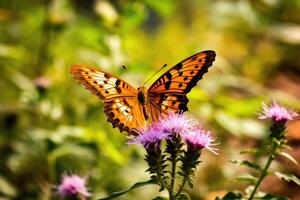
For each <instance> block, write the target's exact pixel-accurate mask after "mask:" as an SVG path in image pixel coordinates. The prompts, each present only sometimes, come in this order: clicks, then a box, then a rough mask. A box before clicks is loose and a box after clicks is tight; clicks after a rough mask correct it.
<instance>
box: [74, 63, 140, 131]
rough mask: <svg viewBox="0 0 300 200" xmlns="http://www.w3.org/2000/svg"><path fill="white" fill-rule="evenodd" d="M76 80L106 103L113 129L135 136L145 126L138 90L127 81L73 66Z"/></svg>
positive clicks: (92, 69) (85, 67) (105, 109)
mask: <svg viewBox="0 0 300 200" xmlns="http://www.w3.org/2000/svg"><path fill="white" fill-rule="evenodd" d="M70 71H71V73H72V74H73V76H74V78H75V79H77V80H79V82H80V83H82V84H83V85H84V86H85V87H86V88H87V89H88V90H90V91H91V92H92V93H93V94H94V95H96V96H98V97H99V98H100V99H101V100H103V102H104V112H105V114H106V115H107V118H108V121H109V122H111V123H112V125H113V127H117V128H119V130H120V131H126V132H128V133H133V134H135V130H136V128H137V127H139V126H141V127H142V126H143V125H144V124H145V120H144V118H141V117H140V116H141V111H140V108H139V102H138V100H137V98H136V96H137V90H136V89H135V88H133V87H132V86H131V85H129V84H128V83H126V82H125V81H123V80H121V79H119V78H117V77H115V76H113V75H111V74H109V73H106V72H103V71H101V70H99V69H97V68H93V67H87V66H81V65H72V66H71V68H70Z"/></svg>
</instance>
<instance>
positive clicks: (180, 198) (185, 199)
mask: <svg viewBox="0 0 300 200" xmlns="http://www.w3.org/2000/svg"><path fill="white" fill-rule="evenodd" d="M176 199H177V200H190V199H191V197H190V196H189V195H188V194H186V193H181V194H180V195H179V196H178V197H177V198H176Z"/></svg>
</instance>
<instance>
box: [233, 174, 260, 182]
mask: <svg viewBox="0 0 300 200" xmlns="http://www.w3.org/2000/svg"><path fill="white" fill-rule="evenodd" d="M235 180H236V181H240V182H250V183H252V184H254V183H255V182H256V180H257V178H255V177H254V176H252V175H250V174H245V175H242V176H239V177H237V178H236V179H235Z"/></svg>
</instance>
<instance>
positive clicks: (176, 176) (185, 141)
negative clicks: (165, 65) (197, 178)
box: [101, 113, 216, 200]
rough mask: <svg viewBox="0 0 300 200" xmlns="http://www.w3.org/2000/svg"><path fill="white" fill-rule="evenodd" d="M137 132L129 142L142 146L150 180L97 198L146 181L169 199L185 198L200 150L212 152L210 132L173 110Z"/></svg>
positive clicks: (140, 185) (133, 187)
mask: <svg viewBox="0 0 300 200" xmlns="http://www.w3.org/2000/svg"><path fill="white" fill-rule="evenodd" d="M140 132H141V134H140V135H139V136H137V137H136V138H134V139H133V140H132V141H130V142H129V143H130V144H140V145H141V146H143V147H144V148H145V150H146V155H145V161H146V162H147V164H148V169H147V170H146V171H147V172H148V173H149V174H150V175H151V177H150V180H148V181H145V182H138V183H136V184H134V185H133V186H132V187H131V188H129V189H127V190H123V191H120V192H115V193H113V194H111V195H110V196H108V197H105V198H101V199H112V198H115V197H118V196H120V195H123V194H125V193H127V192H129V191H131V190H133V189H135V188H137V187H142V186H144V185H147V184H156V185H158V186H159V188H160V189H159V191H163V190H166V191H167V192H168V199H170V200H175V199H189V197H188V195H187V194H186V193H184V189H185V186H186V185H187V184H188V186H189V187H193V176H194V175H195V171H196V169H197V166H198V165H199V163H200V161H199V158H200V155H201V152H202V149H204V148H206V149H208V150H210V151H211V152H213V153H215V154H216V149H215V148H214V147H213V146H214V144H213V141H214V139H213V138H212V136H211V134H210V132H208V131H205V130H204V129H202V128H199V127H198V124H197V122H196V121H195V120H194V119H192V118H189V117H187V116H186V115H183V114H174V113H170V115H168V116H167V117H166V118H161V119H160V120H159V121H158V122H157V123H153V124H152V125H151V126H149V127H148V128H146V129H142V130H140ZM159 198H162V197H159Z"/></svg>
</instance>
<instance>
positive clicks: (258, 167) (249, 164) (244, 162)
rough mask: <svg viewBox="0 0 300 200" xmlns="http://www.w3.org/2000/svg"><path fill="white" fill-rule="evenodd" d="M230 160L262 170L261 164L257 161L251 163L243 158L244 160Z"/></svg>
mask: <svg viewBox="0 0 300 200" xmlns="http://www.w3.org/2000/svg"><path fill="white" fill-rule="evenodd" d="M229 162H232V163H234V164H238V165H241V166H246V167H249V168H252V169H255V170H261V168H260V166H259V165H257V164H255V163H251V162H250V161H248V160H243V161H238V160H229Z"/></svg>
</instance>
